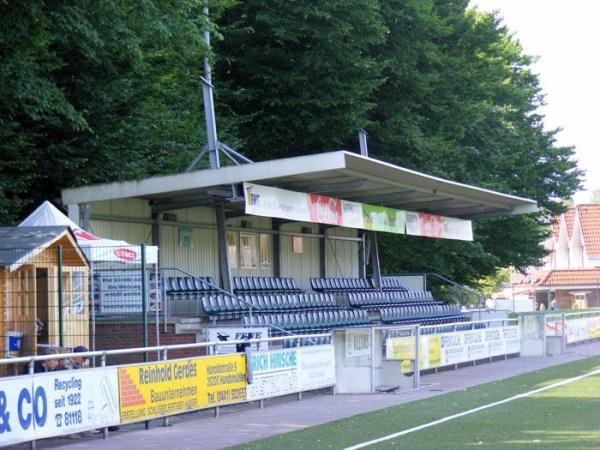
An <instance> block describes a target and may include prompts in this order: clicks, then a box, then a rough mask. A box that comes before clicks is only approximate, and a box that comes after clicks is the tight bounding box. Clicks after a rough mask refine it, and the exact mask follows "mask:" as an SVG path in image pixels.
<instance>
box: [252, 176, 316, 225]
mask: <svg viewBox="0 0 600 450" xmlns="http://www.w3.org/2000/svg"><path fill="white" fill-rule="evenodd" d="M244 198H245V199H246V213H247V214H254V215H255V216H265V217H279V218H281V219H290V220H296V221H298V222H310V214H309V211H308V201H307V197H306V194H303V193H301V192H293V191H288V190H285V189H279V188H272V187H267V186H260V185H258V184H252V183H244Z"/></svg>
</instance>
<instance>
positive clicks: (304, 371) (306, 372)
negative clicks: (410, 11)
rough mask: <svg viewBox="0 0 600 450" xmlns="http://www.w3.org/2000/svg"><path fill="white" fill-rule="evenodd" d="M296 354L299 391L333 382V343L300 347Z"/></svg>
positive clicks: (331, 384)
mask: <svg viewBox="0 0 600 450" xmlns="http://www.w3.org/2000/svg"><path fill="white" fill-rule="evenodd" d="M298 356H299V358H298V386H299V388H300V390H301V391H307V390H310V389H319V388H322V387H327V386H333V385H334V384H335V355H334V350H333V345H311V346H309V347H301V348H300V349H299V355H298Z"/></svg>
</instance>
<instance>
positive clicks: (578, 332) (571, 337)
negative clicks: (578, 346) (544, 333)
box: [565, 318, 589, 344]
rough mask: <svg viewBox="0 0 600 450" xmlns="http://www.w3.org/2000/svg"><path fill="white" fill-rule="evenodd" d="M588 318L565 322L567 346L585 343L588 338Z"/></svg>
mask: <svg viewBox="0 0 600 450" xmlns="http://www.w3.org/2000/svg"><path fill="white" fill-rule="evenodd" d="M588 321H589V319H588V318H580V319H569V320H566V321H565V328H566V330H565V331H566V334H567V344H570V343H572V342H581V341H585V340H586V339H587V338H588V335H589V331H588Z"/></svg>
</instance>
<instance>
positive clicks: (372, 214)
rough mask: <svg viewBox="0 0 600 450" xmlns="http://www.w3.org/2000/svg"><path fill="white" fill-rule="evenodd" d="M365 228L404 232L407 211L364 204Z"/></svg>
mask: <svg viewBox="0 0 600 450" xmlns="http://www.w3.org/2000/svg"><path fill="white" fill-rule="evenodd" d="M362 212H363V221H364V228H365V229H366V230H373V231H385V232H387V233H396V234H404V232H405V228H406V211H400V210H398V209H392V208H384V207H383V206H374V205H367V204H363V205H362Z"/></svg>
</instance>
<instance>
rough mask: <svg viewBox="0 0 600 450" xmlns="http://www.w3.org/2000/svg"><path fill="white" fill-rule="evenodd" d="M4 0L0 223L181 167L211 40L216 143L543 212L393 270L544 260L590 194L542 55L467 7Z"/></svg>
mask: <svg viewBox="0 0 600 450" xmlns="http://www.w3.org/2000/svg"><path fill="white" fill-rule="evenodd" d="M203 6H204V3H203V2H202V1H201V0H143V1H140V2H118V1H116V0H105V1H102V2H94V1H92V0H81V1H78V2H69V1H66V0H57V1H53V2H45V1H43V0H30V1H27V2H26V1H24V0H20V1H17V0H14V1H13V0H0V17H2V19H3V22H4V23H6V24H8V25H10V26H7V27H5V28H6V30H5V33H4V34H2V35H0V57H1V58H2V61H3V64H2V65H1V66H0V95H2V99H3V101H2V103H1V104H0V152H1V153H2V158H1V159H0V215H1V216H2V221H3V222H4V223H9V222H11V221H12V220H14V219H16V218H17V217H18V216H19V215H20V214H21V213H22V212H24V211H26V210H27V209H28V208H29V207H30V206H31V205H32V204H35V203H38V202H39V201H40V200H41V199H44V198H48V197H54V196H57V195H58V193H59V190H60V189H61V188H64V187H67V186H75V185H80V184H84V183H90V182H103V181H112V180H122V179H130V178H139V177H143V176H146V175H151V174H158V173H172V172H177V171H180V170H182V169H183V168H184V167H185V166H186V164H187V163H189V162H190V161H191V160H192V158H193V157H194V155H195V154H196V153H197V152H198V151H200V149H201V147H202V145H203V144H204V142H205V136H204V131H203V130H204V125H203V111H202V103H201V102H202V96H201V86H200V82H199V75H200V74H201V73H202V59H203V57H204V56H205V55H206V54H207V52H208V49H207V48H206V47H205V45H204V43H203V37H202V31H203V30H204V28H205V27H206V26H211V29H212V31H213V44H214V45H215V47H214V54H211V55H210V56H211V58H212V61H213V63H214V68H215V77H214V83H215V88H216V91H215V96H216V104H217V113H218V114H217V115H218V126H219V136H220V139H221V140H223V141H227V142H229V143H231V144H233V145H234V146H236V147H237V148H238V149H240V150H242V151H243V152H244V153H246V154H247V155H248V156H250V157H253V158H255V159H257V160H260V159H269V158H274V157H285V156H292V155H299V154H307V153H315V152H322V151H326V150H331V149H338V148H355V147H356V146H357V145H356V133H357V131H358V129H359V128H366V129H367V131H368V132H369V135H370V144H369V147H370V153H371V155H372V156H374V157H376V158H380V159H383V160H386V161H390V162H394V163H397V164H399V165H402V166H406V167H409V168H412V169H416V170H419V171H423V172H426V173H430V174H433V175H437V176H441V177H444V178H449V179H453V180H457V181H461V182H465V183H469V184H474V185H476V186H480V187H484V188H489V189H494V190H498V191H501V192H505V193H509V194H513V195H518V196H522V197H527V198H532V199H535V200H536V201H537V202H538V204H539V205H540V207H541V212H540V214H537V215H528V216H519V217H503V218H495V219H485V220H483V219H481V220H478V221H477V222H476V223H475V224H474V225H475V236H476V239H475V241H474V242H472V243H465V242H454V241H440V240H430V239H422V238H414V237H398V236H384V235H382V236H381V238H380V242H381V244H382V245H381V249H382V259H383V261H384V265H383V266H384V270H386V271H387V272H389V273H393V272H400V271H403V272H404V271H437V272H440V273H443V274H444V275H446V276H448V277H451V278H453V279H455V280H457V281H459V282H461V283H464V282H475V281H476V280H478V279H480V278H481V277H482V276H485V275H489V274H492V273H494V271H495V269H496V267H506V266H509V265H513V266H516V267H523V266H527V265H531V264H535V263H536V262H537V261H538V259H539V258H540V257H541V256H543V250H542V248H541V247H540V246H539V242H540V241H541V240H542V239H543V237H544V236H545V235H546V233H547V228H546V227H545V225H546V222H545V221H546V217H548V216H550V215H554V214H557V213H559V212H561V211H562V210H563V209H564V203H563V199H565V198H569V197H570V196H571V195H572V194H573V193H574V192H575V191H576V190H577V189H578V188H579V186H580V178H581V173H580V171H579V170H578V169H577V167H576V164H575V162H574V161H573V148H571V147H562V146H558V145H557V144H556V140H555V135H556V130H547V129H545V128H544V123H543V117H542V116H541V115H540V114H539V112H538V108H539V106H540V105H542V104H543V102H544V98H543V94H542V92H541V91H540V87H539V83H538V78H537V76H536V75H535V74H534V73H533V72H532V71H531V63H532V61H533V60H532V58H531V57H530V56H527V55H525V54H524V53H523V50H522V48H521V47H520V45H519V43H518V41H517V40H516V39H515V38H514V36H512V35H511V34H510V33H509V31H508V30H507V29H505V28H504V27H503V25H502V22H501V20H500V19H499V18H498V17H497V16H495V15H493V14H488V13H482V12H479V11H477V10H475V9H470V8H468V2H467V1H466V0H459V1H453V2H448V1H446V0H344V1H342V0H331V1H327V2H322V1H316V0H306V1H297V0H286V1H284V0H272V1H269V2H261V1H258V0H246V1H243V2H242V1H238V2H234V0H215V1H211V2H210V8H211V19H212V20H213V22H212V23H210V24H209V23H207V21H206V18H205V17H204V16H203V15H202V7H203Z"/></svg>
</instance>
